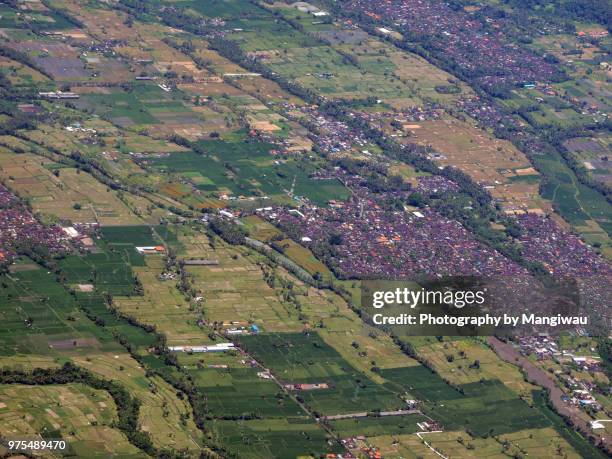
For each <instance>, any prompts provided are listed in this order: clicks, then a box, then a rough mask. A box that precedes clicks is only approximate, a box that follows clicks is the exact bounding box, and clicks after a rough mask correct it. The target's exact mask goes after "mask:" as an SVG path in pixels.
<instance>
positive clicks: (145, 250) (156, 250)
mask: <svg viewBox="0 0 612 459" xmlns="http://www.w3.org/2000/svg"><path fill="white" fill-rule="evenodd" d="M136 250H137V251H138V253H139V254H141V255H155V254H161V253H165V251H166V249H165V248H164V246H163V245H156V246H144V247H136Z"/></svg>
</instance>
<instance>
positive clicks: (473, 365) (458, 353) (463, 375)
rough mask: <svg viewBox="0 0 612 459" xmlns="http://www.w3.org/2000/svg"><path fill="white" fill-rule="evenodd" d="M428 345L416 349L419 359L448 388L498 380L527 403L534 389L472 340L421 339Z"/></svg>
mask: <svg viewBox="0 0 612 459" xmlns="http://www.w3.org/2000/svg"><path fill="white" fill-rule="evenodd" d="M422 339H423V340H427V341H429V344H421V345H418V344H417V343H415V346H417V350H418V353H419V356H421V357H422V358H424V359H425V360H426V361H427V362H429V364H431V365H432V366H433V367H434V368H435V370H436V372H437V373H438V374H439V375H440V376H441V377H442V378H444V379H446V380H447V381H450V382H451V383H452V384H469V383H475V382H478V381H480V380H482V379H492V380H499V381H501V382H502V383H503V384H504V385H506V386H507V387H509V388H510V389H512V390H513V391H514V392H516V393H517V394H519V395H520V396H521V397H523V398H525V399H527V400H530V399H531V392H532V391H533V390H536V389H537V387H536V386H534V385H532V384H529V383H527V382H525V380H524V378H523V375H522V374H521V373H520V371H519V370H518V368H517V367H515V366H513V365H510V364H508V363H506V362H503V361H501V360H500V359H499V358H498V357H497V356H496V355H495V353H494V352H493V351H492V350H491V349H489V348H488V347H487V346H485V345H484V344H483V343H481V342H479V341H475V340H444V341H443V342H439V341H438V340H437V339H435V338H429V337H424V338H422Z"/></svg>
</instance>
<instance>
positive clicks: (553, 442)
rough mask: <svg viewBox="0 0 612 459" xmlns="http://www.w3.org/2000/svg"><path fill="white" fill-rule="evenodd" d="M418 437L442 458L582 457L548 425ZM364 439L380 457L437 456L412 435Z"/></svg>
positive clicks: (428, 434) (441, 433) (432, 434)
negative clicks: (480, 435)
mask: <svg viewBox="0 0 612 459" xmlns="http://www.w3.org/2000/svg"><path fill="white" fill-rule="evenodd" d="M422 438H423V439H424V440H425V441H427V442H428V443H429V444H430V445H431V447H433V448H435V449H436V451H438V452H439V453H441V454H443V455H445V456H446V457H462V458H469V459H472V458H482V457H487V458H492V459H498V458H499V459H504V458H507V457H509V456H510V457H511V456H512V455H515V454H521V455H527V456H530V457H553V456H557V455H562V456H563V457H567V458H579V457H582V456H580V455H579V454H578V453H577V451H576V450H575V449H574V448H572V446H571V445H570V444H569V443H568V442H567V441H566V440H565V439H564V438H563V437H561V436H560V435H559V434H558V433H557V432H556V431H555V430H554V429H551V428H544V429H527V430H522V431H519V432H515V433H512V434H504V435H499V436H495V437H490V438H486V439H483V438H474V437H472V436H471V435H470V434H468V433H467V432H462V431H452V432H440V433H427V434H423V435H422ZM368 441H369V442H370V443H371V444H373V445H375V446H377V447H378V448H380V450H381V453H382V454H383V455H384V457H389V458H399V457H404V458H414V457H426V458H430V457H431V458H435V457H439V456H438V455H436V453H435V452H434V451H432V450H431V449H429V448H428V447H427V446H425V445H423V444H422V442H421V440H420V439H419V438H418V437H417V436H416V435H414V434H412V435H406V434H402V435H382V436H380V437H377V438H369V439H368Z"/></svg>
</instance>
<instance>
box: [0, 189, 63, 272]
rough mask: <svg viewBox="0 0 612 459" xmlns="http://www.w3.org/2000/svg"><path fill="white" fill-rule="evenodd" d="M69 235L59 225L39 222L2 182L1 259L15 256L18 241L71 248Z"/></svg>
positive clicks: (59, 249)
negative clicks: (46, 224) (47, 224)
mask: <svg viewBox="0 0 612 459" xmlns="http://www.w3.org/2000/svg"><path fill="white" fill-rule="evenodd" d="M70 239H72V238H71V236H70V235H69V234H67V233H66V232H65V231H63V230H62V228H60V227H59V226H45V225H43V224H42V223H40V222H39V221H38V220H37V219H36V218H35V217H34V215H32V213H31V212H30V211H29V210H28V208H27V207H26V206H25V205H23V204H22V203H21V202H20V201H19V200H18V199H17V197H16V196H15V195H14V194H13V193H11V192H10V191H9V190H8V189H6V188H5V187H4V186H2V185H0V263H9V262H11V261H12V260H13V259H14V257H15V255H16V253H17V252H16V247H17V245H21V246H23V245H25V244H27V245H30V246H32V247H44V248H46V249H47V250H48V251H49V252H51V253H62V252H67V251H68V250H70Z"/></svg>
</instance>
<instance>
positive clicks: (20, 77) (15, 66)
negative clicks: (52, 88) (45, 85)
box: [0, 56, 48, 85]
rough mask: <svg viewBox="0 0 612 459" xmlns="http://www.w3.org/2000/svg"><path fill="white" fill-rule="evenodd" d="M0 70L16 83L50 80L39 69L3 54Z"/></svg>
mask: <svg viewBox="0 0 612 459" xmlns="http://www.w3.org/2000/svg"><path fill="white" fill-rule="evenodd" d="M0 72H2V73H4V74H5V76H6V77H7V78H8V79H9V81H10V82H11V84H14V85H21V84H28V83H40V82H43V81H46V80H48V78H47V77H46V76H44V75H43V74H42V73H40V72H39V71H37V70H34V69H33V68H31V67H27V66H25V65H23V64H22V63H20V62H17V61H14V60H12V59H9V58H7V57H3V56H0Z"/></svg>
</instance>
